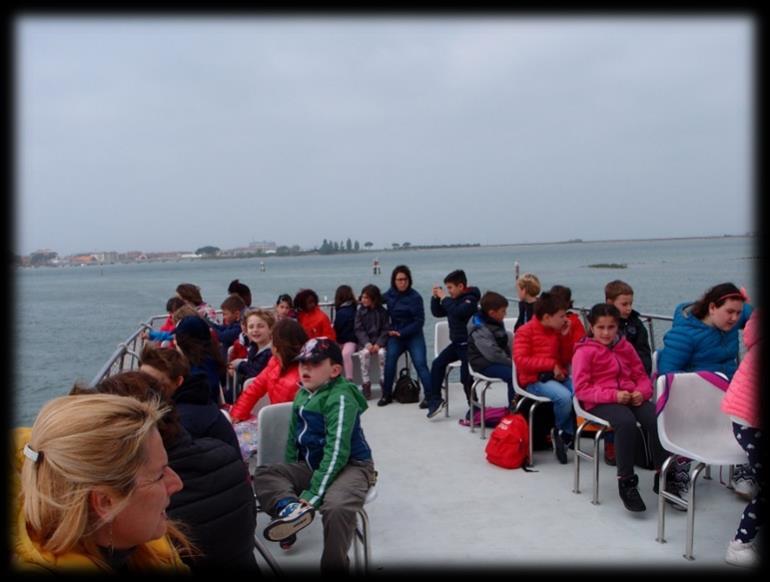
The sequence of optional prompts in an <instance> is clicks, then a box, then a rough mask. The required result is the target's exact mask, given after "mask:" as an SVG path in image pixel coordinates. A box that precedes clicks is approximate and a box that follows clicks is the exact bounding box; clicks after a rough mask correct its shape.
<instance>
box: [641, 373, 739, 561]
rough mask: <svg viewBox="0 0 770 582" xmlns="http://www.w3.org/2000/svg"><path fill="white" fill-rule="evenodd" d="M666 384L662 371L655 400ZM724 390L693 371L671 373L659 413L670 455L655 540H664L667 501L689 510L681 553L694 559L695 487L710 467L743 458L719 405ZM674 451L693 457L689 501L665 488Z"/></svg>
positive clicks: (662, 482)
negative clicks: (683, 546) (701, 475)
mask: <svg viewBox="0 0 770 582" xmlns="http://www.w3.org/2000/svg"><path fill="white" fill-rule="evenodd" d="M665 388H666V375H662V376H659V377H658V379H657V382H656V394H657V399H658V400H660V398H661V395H662V394H663V392H664V390H665ZM724 394H725V393H724V391H723V390H722V389H720V388H719V387H718V386H715V385H714V384H712V383H711V382H710V381H709V380H707V379H706V378H703V377H702V376H700V375H699V374H698V373H696V372H682V373H677V374H673V380H672V381H671V386H670V387H669V391H668V398H667V401H666V404H665V406H664V407H663V409H662V410H661V412H660V414H659V415H658V436H659V437H660V443H661V444H662V445H663V448H664V449H666V450H667V451H669V452H670V453H672V454H671V456H669V457H668V459H666V460H665V462H664V463H663V466H662V467H661V471H660V483H659V493H658V537H657V538H655V539H656V540H657V541H658V542H660V543H663V542H665V541H666V540H665V537H664V529H665V512H666V503H665V500H666V499H668V500H670V501H671V502H672V503H676V504H678V505H680V506H682V507H685V508H686V509H687V535H686V539H685V553H684V557H685V558H687V559H688V560H693V559H694V557H693V553H692V549H693V537H694V529H695V489H696V483H697V481H698V477H699V476H700V474H701V471H703V469H704V468H706V467H707V466H708V465H738V464H741V463H745V462H746V452H745V451H744V450H743V449H742V448H741V447H740V445H739V444H738V443H737V441H736V440H735V436H734V435H733V430H732V423H731V421H730V418H729V417H728V416H727V415H726V414H724V413H723V412H722V411H721V409H720V404H721V402H722V398H723V397H724ZM677 455H682V456H684V457H687V458H689V459H692V461H693V462H694V464H695V466H694V468H692V469H691V471H690V488H689V491H688V492H687V499H683V498H681V497H679V496H678V495H674V494H673V493H669V492H668V491H666V472H667V469H668V467H669V466H670V464H671V463H672V462H673V461H674V459H675V457H676V456H677Z"/></svg>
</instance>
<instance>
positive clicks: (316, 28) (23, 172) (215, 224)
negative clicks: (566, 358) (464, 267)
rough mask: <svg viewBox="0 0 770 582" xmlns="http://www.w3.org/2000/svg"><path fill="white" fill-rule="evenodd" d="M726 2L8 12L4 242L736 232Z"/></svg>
mask: <svg viewBox="0 0 770 582" xmlns="http://www.w3.org/2000/svg"><path fill="white" fill-rule="evenodd" d="M755 34H756V30H755V24H754V22H753V20H752V18H751V17H750V16H746V17H741V16H730V17H728V16H715V17H710V18H703V17H696V16H695V15H692V16H682V17H676V18H675V17H672V16H657V17H656V16H647V17H644V18H642V17H630V16H616V17H611V16H610V15H607V16H604V17H596V18H588V17H583V18H578V17H568V16H562V17H555V16H553V17H542V18H534V17H531V16H530V17H528V16H526V15H515V14H511V15H501V16H495V17H491V16H490V17H467V16H463V17H443V18H438V17H415V18H406V17H401V18H393V17H389V18H385V17H371V18H352V17H347V18H336V17H335V18H332V17H307V18H276V17H272V18H270V17H259V16H244V17H239V18H225V17H219V18H212V17H206V18H192V17H183V16H178V17H168V18H160V17H147V18H140V17H132V18H122V17H110V18H95V17H90V18H88V17H82V18H78V17H73V16H68V17H43V16H27V17H20V18H18V19H17V20H16V50H15V59H16V71H17V79H16V83H15V87H16V99H17V100H16V103H17V111H16V116H15V120H16V123H17V128H16V130H17V131H16V135H17V144H18V147H17V148H16V159H17V165H16V170H17V175H16V177H17V191H16V203H15V209H16V214H17V215H16V221H15V224H16V241H17V242H16V252H17V253H19V254H28V253H30V252H32V251H34V250H37V249H40V248H43V247H48V248H51V249H54V250H56V251H58V252H59V253H60V254H62V255H65V254H70V253H75V252H85V251H99V250H116V251H119V252H120V251H127V250H144V251H160V250H195V249H196V248H198V247H201V246H204V245H208V244H212V245H215V246H219V247H220V248H223V249H224V248H232V247H236V246H246V245H248V243H249V242H250V241H252V240H273V241H275V242H277V243H278V244H286V245H292V244H299V245H301V246H302V247H305V248H312V247H313V246H320V243H321V241H322V240H323V239H324V238H329V239H334V240H344V239H346V238H347V237H351V238H352V239H353V240H360V242H361V244H363V243H364V242H365V241H372V242H373V243H374V244H375V246H376V247H380V246H388V247H389V246H390V244H391V243H392V242H403V241H409V242H411V243H412V244H413V245H414V244H445V243H453V242H479V243H481V244H503V243H517V242H542V241H553V240H566V239H571V238H582V239H585V240H589V239H614V238H646V237H666V236H698V235H711V234H723V233H729V234H742V233H745V232H746V231H750V230H754V229H755V226H754V219H753V214H754V211H755V209H754V199H753V198H754V192H753V184H752V174H753V166H752V156H753V149H752V147H753V144H752V140H753V137H754V136H753V129H752V128H753V126H754V122H755V119H754V118H755V110H754V108H755V103H754V88H753V83H754V81H755V80H754V77H753V67H754V60H755V58H756V56H755V54H754V44H753V43H754V41H755V40H756V39H755Z"/></svg>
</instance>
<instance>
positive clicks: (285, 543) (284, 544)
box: [278, 534, 297, 550]
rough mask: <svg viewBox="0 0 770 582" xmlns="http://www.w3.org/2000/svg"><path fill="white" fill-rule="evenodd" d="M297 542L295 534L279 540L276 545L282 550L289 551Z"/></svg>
mask: <svg viewBox="0 0 770 582" xmlns="http://www.w3.org/2000/svg"><path fill="white" fill-rule="evenodd" d="M296 541H297V534H291V535H290V536H289V537H288V538H286V539H283V540H281V541H280V542H278V545H279V546H281V549H282V550H289V549H291V547H292V546H293V545H294V542H296Z"/></svg>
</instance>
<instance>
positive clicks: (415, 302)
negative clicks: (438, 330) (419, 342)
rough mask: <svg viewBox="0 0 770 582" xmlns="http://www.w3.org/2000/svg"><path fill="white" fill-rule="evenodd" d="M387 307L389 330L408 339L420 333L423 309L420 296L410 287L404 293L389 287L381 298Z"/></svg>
mask: <svg viewBox="0 0 770 582" xmlns="http://www.w3.org/2000/svg"><path fill="white" fill-rule="evenodd" d="M382 297H383V299H385V302H386V304H387V306H388V315H389V316H390V329H391V330H392V331H397V332H399V333H400V334H401V339H408V338H410V337H412V336H414V335H417V334H418V333H422V326H423V325H424V324H425V307H424V304H423V302H422V297H421V296H420V294H419V293H418V292H417V291H415V290H414V289H412V288H411V287H410V288H409V289H408V290H407V291H405V292H404V293H400V292H399V291H398V290H396V289H394V288H393V287H391V288H390V289H388V290H387V291H386V292H385V294H384V295H383V296H382Z"/></svg>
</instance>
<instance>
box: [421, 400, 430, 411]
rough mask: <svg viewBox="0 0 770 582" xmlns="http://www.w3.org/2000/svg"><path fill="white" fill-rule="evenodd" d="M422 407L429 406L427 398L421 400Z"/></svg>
mask: <svg viewBox="0 0 770 582" xmlns="http://www.w3.org/2000/svg"><path fill="white" fill-rule="evenodd" d="M420 408H422V409H423V410H424V409H426V408H428V401H427V400H425V398H423V399H422V401H421V402H420Z"/></svg>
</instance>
